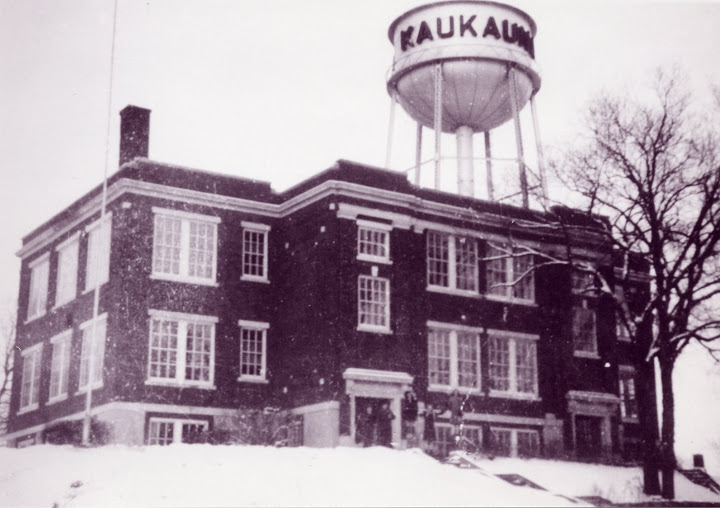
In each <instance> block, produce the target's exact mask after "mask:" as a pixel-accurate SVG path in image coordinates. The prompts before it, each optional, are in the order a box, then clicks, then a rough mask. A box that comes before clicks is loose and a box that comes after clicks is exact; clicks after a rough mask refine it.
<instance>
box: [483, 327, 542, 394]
mask: <svg viewBox="0 0 720 508" xmlns="http://www.w3.org/2000/svg"><path fill="white" fill-rule="evenodd" d="M488 334H489V340H488V355H489V382H490V395H496V396H502V397H519V398H537V395H538V382H537V352H536V349H537V347H536V346H537V338H538V337H537V336H536V335H527V334H520V333H515V332H502V331H498V330H488Z"/></svg>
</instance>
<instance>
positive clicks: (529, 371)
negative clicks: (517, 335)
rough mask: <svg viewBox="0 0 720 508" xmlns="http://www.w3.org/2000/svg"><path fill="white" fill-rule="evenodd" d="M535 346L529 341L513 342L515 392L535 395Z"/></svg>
mask: <svg viewBox="0 0 720 508" xmlns="http://www.w3.org/2000/svg"><path fill="white" fill-rule="evenodd" d="M535 351H536V344H535V342H534V341H529V340H516V341H515V354H516V368H517V391H518V392H520V393H537V359H536V352H535Z"/></svg>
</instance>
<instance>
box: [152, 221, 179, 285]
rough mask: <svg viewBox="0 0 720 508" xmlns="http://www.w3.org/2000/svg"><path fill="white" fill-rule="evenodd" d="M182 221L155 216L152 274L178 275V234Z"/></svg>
mask: <svg viewBox="0 0 720 508" xmlns="http://www.w3.org/2000/svg"><path fill="white" fill-rule="evenodd" d="M181 227H182V221H181V220H180V219H177V218H173V217H167V216H164V215H155V238H154V239H153V273H167V274H173V275H179V274H180V232H181Z"/></svg>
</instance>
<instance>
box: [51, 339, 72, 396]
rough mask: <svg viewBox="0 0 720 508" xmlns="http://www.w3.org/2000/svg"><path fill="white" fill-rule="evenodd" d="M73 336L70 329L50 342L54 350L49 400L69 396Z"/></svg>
mask: <svg viewBox="0 0 720 508" xmlns="http://www.w3.org/2000/svg"><path fill="white" fill-rule="evenodd" d="M71 338H72V331H71V330H68V331H66V332H63V333H61V334H60V335H57V336H55V337H53V338H52V339H50V343H51V344H52V345H53V351H52V364H51V370H50V394H49V398H48V399H49V400H48V402H56V401H59V400H64V399H66V398H67V394H68V373H69V371H70V339H71Z"/></svg>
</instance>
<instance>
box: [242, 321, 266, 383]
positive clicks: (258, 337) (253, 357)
mask: <svg viewBox="0 0 720 508" xmlns="http://www.w3.org/2000/svg"><path fill="white" fill-rule="evenodd" d="M264 337H265V330H257V329H253V328H241V329H240V376H241V377H242V376H251V377H261V378H264V377H265V373H264V372H263V370H262V367H263V356H264V354H265V350H264V348H263V339H264Z"/></svg>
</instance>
